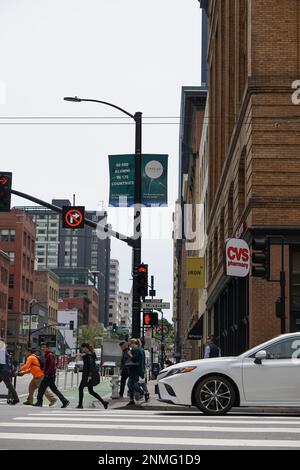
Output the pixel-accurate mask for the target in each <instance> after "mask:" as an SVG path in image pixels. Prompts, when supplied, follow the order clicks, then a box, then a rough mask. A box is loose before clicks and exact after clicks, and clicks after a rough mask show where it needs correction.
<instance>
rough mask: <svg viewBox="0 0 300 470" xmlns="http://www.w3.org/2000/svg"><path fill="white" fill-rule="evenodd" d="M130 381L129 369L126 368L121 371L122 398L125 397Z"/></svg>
mask: <svg viewBox="0 0 300 470" xmlns="http://www.w3.org/2000/svg"><path fill="white" fill-rule="evenodd" d="M127 379H128V369H126V367H125V368H124V369H122V371H121V384H120V397H122V396H123V395H124V389H125V385H126V380H127Z"/></svg>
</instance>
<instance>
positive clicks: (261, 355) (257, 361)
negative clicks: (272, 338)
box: [254, 350, 267, 365]
mask: <svg viewBox="0 0 300 470" xmlns="http://www.w3.org/2000/svg"><path fill="white" fill-rule="evenodd" d="M264 359H267V351H265V350H262V351H258V352H257V353H256V354H255V360H254V364H259V365H261V363H262V361H263V360H264Z"/></svg>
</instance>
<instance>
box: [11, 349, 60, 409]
mask: <svg viewBox="0 0 300 470" xmlns="http://www.w3.org/2000/svg"><path fill="white" fill-rule="evenodd" d="M43 369H44V361H43V360H42V358H41V357H39V356H37V354H36V353H35V350H34V349H32V348H28V349H27V352H26V363H25V364H24V366H23V367H21V369H20V371H19V373H18V375H19V376H23V375H25V374H32V380H31V382H30V384H29V386H28V397H27V400H26V401H24V402H23V405H33V395H34V392H35V391H36V389H38V388H39V387H40V385H41V382H42V380H43V378H44V370H43ZM45 395H46V398H47V399H48V400H49V402H50V403H49V406H53V405H54V404H55V403H56V402H57V399H56V398H55V396H54V395H53V393H51V392H50V390H49V389H48V388H47V390H46V391H45Z"/></svg>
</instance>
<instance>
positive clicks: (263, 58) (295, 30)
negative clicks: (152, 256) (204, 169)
mask: <svg viewBox="0 0 300 470" xmlns="http://www.w3.org/2000/svg"><path fill="white" fill-rule="evenodd" d="M200 3H201V6H202V7H203V8H204V9H205V11H206V13H207V15H208V18H209V31H210V35H209V44H208V53H207V61H208V76H209V79H208V83H209V128H208V135H209V138H208V199H207V244H208V247H207V250H206V255H207V283H208V284H207V293H208V299H207V320H208V325H209V330H210V332H211V333H214V334H215V336H216V338H217V341H219V344H220V346H221V350H222V354H224V355H232V354H238V353H240V352H242V351H244V350H245V349H247V348H248V347H252V346H254V345H256V344H258V343H260V342H262V341H265V340H268V339H269V338H271V337H273V336H276V335H278V334H279V333H280V332H284V331H287V332H288V331H296V330H297V331H298V330H300V295H299V289H300V287H299V283H298V279H299V272H300V237H299V229H300V226H299V220H300V202H299V201H300V197H299V196H300V185H299V173H300V159H299V139H300V137H299V132H298V121H299V118H300V107H299V105H298V106H296V105H295V104H293V101H292V94H293V92H294V90H293V88H292V84H293V83H294V81H295V80H299V77H300V65H299V64H300V61H299V51H300V38H299V7H300V5H299V2H298V0H285V1H284V2H282V1H280V0H252V1H248V0H239V1H235V0H222V1H217V0H201V2H200ZM232 237H237V238H243V239H245V240H246V241H247V242H248V243H249V244H250V245H251V244H252V240H253V239H255V238H265V237H271V238H270V241H271V249H270V258H271V276H272V279H278V278H279V271H280V254H281V253H280V243H281V237H283V238H284V244H285V248H284V255H285V263H284V271H285V274H286V298H285V304H286V318H285V329H283V328H282V325H281V322H280V319H278V318H277V317H276V315H275V302H276V300H277V299H278V297H279V295H280V289H279V284H278V283H277V282H268V281H267V280H264V279H260V278H257V277H253V276H252V275H251V274H250V275H249V276H247V277H246V278H229V277H226V276H224V274H223V247H224V241H225V240H226V239H227V238H232ZM276 237H279V238H276Z"/></svg>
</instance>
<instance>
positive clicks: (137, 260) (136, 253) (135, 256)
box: [64, 96, 142, 338]
mask: <svg viewBox="0 0 300 470" xmlns="http://www.w3.org/2000/svg"><path fill="white" fill-rule="evenodd" d="M64 100H65V101H72V102H75V103H79V102H82V101H88V102H89V101H90V102H93V103H100V104H104V105H106V106H110V107H111V108H115V109H117V110H119V111H121V112H122V113H124V114H126V115H127V116H129V117H130V118H132V119H134V121H135V166H134V168H135V172H134V228H133V231H134V236H133V243H132V249H133V253H132V279H133V282H132V336H133V337H135V338H139V337H140V334H141V297H140V294H139V291H138V275H137V267H138V265H139V264H141V245H142V231H141V225H142V223H141V215H142V113H141V112H136V113H135V114H134V115H133V114H131V113H129V112H128V111H126V110H125V109H123V108H120V107H119V106H116V105H114V104H112V103H109V102H107V101H100V100H93V99H87V98H78V97H77V96H75V97H65V98H64Z"/></svg>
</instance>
